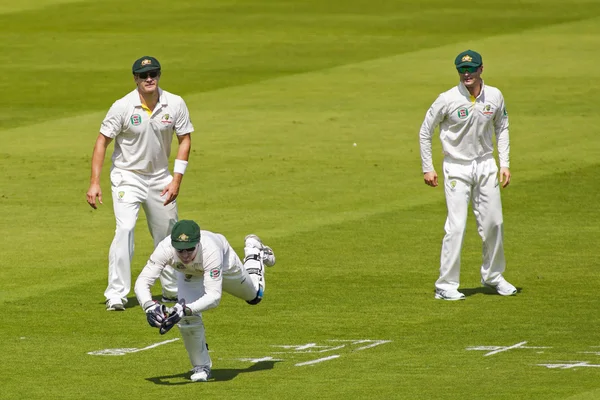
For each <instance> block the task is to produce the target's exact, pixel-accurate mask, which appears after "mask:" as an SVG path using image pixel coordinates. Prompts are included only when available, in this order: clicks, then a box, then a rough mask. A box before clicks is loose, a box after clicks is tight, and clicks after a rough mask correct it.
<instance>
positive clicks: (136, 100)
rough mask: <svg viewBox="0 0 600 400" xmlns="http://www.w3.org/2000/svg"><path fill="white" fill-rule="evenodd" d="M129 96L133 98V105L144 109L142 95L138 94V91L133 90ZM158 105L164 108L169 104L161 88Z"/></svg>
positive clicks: (159, 89)
mask: <svg viewBox="0 0 600 400" xmlns="http://www.w3.org/2000/svg"><path fill="white" fill-rule="evenodd" d="M129 95H130V96H131V103H132V104H133V106H134V107H142V100H140V94H139V93H138V91H137V89H133V91H132V92H131V93H129ZM158 104H160V105H162V106H163V107H164V106H166V105H167V104H169V103H168V101H167V96H166V95H165V93H164V92H163V90H162V89H161V88H158Z"/></svg>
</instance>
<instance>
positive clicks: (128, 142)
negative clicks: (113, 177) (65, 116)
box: [100, 88, 194, 175]
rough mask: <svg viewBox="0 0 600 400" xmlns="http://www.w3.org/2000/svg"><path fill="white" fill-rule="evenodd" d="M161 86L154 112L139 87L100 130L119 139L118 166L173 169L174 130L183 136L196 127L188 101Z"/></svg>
mask: <svg viewBox="0 0 600 400" xmlns="http://www.w3.org/2000/svg"><path fill="white" fill-rule="evenodd" d="M158 90H159V100H158V104H157V105H156V107H155V108H154V111H152V113H150V114H149V113H148V111H149V110H147V109H144V108H142V102H141V100H140V96H139V94H138V91H137V89H135V90H133V91H132V92H130V93H129V94H127V95H126V96H124V97H123V98H121V99H119V100H117V101H115V102H114V104H113V105H112V107H111V108H110V109H109V110H108V113H107V114H106V117H105V118H104V121H102V125H101V127H100V133H101V134H103V135H104V136H106V137H109V138H111V139H115V150H114V152H113V155H112V162H113V165H114V166H115V167H117V168H121V169H125V170H128V171H134V172H137V173H140V174H146V175H150V174H155V173H160V172H164V171H165V170H168V169H169V155H170V154H171V142H172V140H173V132H176V133H177V135H179V136H182V135H187V134H188V133H192V132H193V131H194V127H193V125H192V122H191V121H190V113H189V111H188V109H187V106H186V104H185V101H183V99H182V98H181V97H180V96H177V95H174V94H172V93H169V92H167V91H166V90H162V89H160V88H159V89H158Z"/></svg>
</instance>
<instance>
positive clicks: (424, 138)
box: [419, 95, 446, 173]
mask: <svg viewBox="0 0 600 400" xmlns="http://www.w3.org/2000/svg"><path fill="white" fill-rule="evenodd" d="M445 112H446V100H445V99H444V97H443V95H439V96H438V98H437V99H436V100H435V101H434V102H433V104H432V105H431V107H429V110H427V113H426V114H425V119H424V120H423V124H422V125H421V129H420V131H419V143H420V148H421V167H422V169H423V173H425V172H431V171H434V170H435V168H433V156H432V154H431V148H432V147H431V142H432V139H433V132H434V131H435V128H436V127H437V126H438V125H439V124H440V122H442V120H443V119H444V115H445Z"/></svg>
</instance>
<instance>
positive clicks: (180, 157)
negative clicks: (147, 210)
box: [160, 134, 192, 206]
mask: <svg viewBox="0 0 600 400" xmlns="http://www.w3.org/2000/svg"><path fill="white" fill-rule="evenodd" d="M177 140H178V141H179V148H178V150H177V157H176V160H175V163H176V164H177V163H178V162H184V165H187V161H188V158H189V156H190V150H191V148H192V136H191V134H187V135H178V136H177ZM184 170H185V167H184ZM182 179H183V171H181V172H178V169H177V165H176V166H175V168H174V170H173V180H172V181H171V183H169V184H168V185H167V187H165V188H164V189H163V191H162V192H161V194H160V195H161V196H165V195H166V197H165V202H164V205H165V206H166V205H167V204H169V203H172V202H173V201H174V200H175V199H176V198H177V196H178V195H179V186H180V185H181V180H182Z"/></svg>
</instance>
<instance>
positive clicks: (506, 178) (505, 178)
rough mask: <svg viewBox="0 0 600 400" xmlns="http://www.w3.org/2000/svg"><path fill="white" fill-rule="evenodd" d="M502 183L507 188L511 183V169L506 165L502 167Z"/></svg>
mask: <svg viewBox="0 0 600 400" xmlns="http://www.w3.org/2000/svg"><path fill="white" fill-rule="evenodd" d="M500 183H501V184H502V187H503V188H505V187H507V186H508V184H509V183H510V170H509V169H508V168H506V167H502V168H500Z"/></svg>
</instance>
